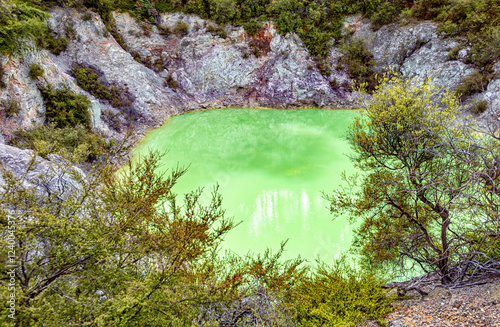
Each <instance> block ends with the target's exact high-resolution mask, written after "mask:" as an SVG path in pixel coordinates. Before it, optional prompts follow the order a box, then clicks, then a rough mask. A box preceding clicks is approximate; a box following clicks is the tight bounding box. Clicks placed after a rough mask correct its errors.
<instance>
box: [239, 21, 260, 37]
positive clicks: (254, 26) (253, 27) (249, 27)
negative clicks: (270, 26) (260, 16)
mask: <svg viewBox="0 0 500 327" xmlns="http://www.w3.org/2000/svg"><path fill="white" fill-rule="evenodd" d="M243 27H244V28H245V31H246V32H247V33H248V34H249V35H251V36H254V35H255V34H257V32H258V31H259V30H260V29H261V28H262V24H259V23H258V22H257V20H256V19H251V20H250V21H248V22H247V23H245V25H243Z"/></svg>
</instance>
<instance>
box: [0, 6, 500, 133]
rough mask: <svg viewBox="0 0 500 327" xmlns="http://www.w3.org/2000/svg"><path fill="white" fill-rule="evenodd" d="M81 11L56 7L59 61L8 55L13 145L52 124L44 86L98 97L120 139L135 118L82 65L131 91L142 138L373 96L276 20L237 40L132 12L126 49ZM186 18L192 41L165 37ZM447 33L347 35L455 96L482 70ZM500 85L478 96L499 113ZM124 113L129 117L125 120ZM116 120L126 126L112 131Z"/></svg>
mask: <svg viewBox="0 0 500 327" xmlns="http://www.w3.org/2000/svg"><path fill="white" fill-rule="evenodd" d="M81 15H82V14H81V13H78V12H76V11H74V10H71V9H61V8H54V9H53V10H52V11H51V16H52V17H51V18H50V19H49V20H48V25H49V26H50V27H51V28H52V29H53V30H54V31H55V32H57V33H60V34H63V33H65V31H66V30H67V29H68V28H69V29H70V30H72V31H74V37H73V38H72V40H71V42H70V44H69V46H68V48H67V50H66V51H64V52H62V53H61V54H60V55H58V56H55V55H53V54H50V53H48V52H47V51H45V50H40V51H38V50H30V51H27V52H26V53H25V54H23V55H22V58H23V59H20V58H17V57H15V56H11V57H6V56H1V55H0V63H1V64H2V65H3V67H4V69H5V71H6V76H5V77H4V79H5V80H6V81H8V87H7V88H6V89H2V90H0V101H3V100H15V101H17V102H18V103H19V104H20V106H21V108H22V112H21V113H20V114H19V115H18V116H17V117H14V118H12V119H10V120H8V121H3V122H2V123H1V124H0V127H1V134H2V135H3V137H4V138H5V139H6V140H8V139H9V137H10V134H12V131H13V130H15V129H17V128H26V127H29V126H31V125H33V124H35V123H41V122H43V117H44V112H45V108H44V105H43V101H42V98H41V96H40V92H39V91H38V89H37V86H38V85H45V84H52V85H55V86H56V87H69V88H70V89H71V90H73V91H75V92H77V93H79V94H85V95H86V96H88V97H89V98H90V99H91V100H92V101H93V102H92V106H91V108H90V110H91V112H92V117H93V123H94V128H96V129H99V130H101V131H104V132H106V133H107V134H108V135H111V136H112V135H113V134H114V133H122V132H123V131H124V129H122V130H121V131H120V128H116V126H114V125H116V124H117V121H118V124H125V123H126V121H127V117H128V116H127V115H128V113H127V114H126V113H123V112H122V111H123V110H122V109H116V108H113V107H111V105H110V104H109V103H108V102H107V101H101V100H98V99H95V98H94V97H92V96H91V95H90V94H88V93H87V92H85V91H84V90H82V89H80V88H79V87H78V86H77V85H76V83H75V80H74V79H73V78H72V77H71V76H70V75H69V74H68V72H69V70H70V69H71V67H72V66H73V65H75V64H82V65H86V66H91V67H93V68H95V69H96V71H98V72H99V74H100V76H101V77H102V79H103V80H104V81H105V82H106V83H109V84H111V85H116V86H118V87H121V88H123V89H126V90H127V92H128V94H129V95H130V99H132V108H131V109H130V110H131V111H132V112H134V113H135V116H134V118H135V125H136V127H137V128H138V130H137V133H138V134H143V133H145V132H146V131H147V130H148V129H150V128H152V127H156V126H158V125H160V124H161V123H162V122H163V121H164V120H165V119H166V118H168V117H170V116H172V115H174V114H177V113H182V112H185V111H188V110H192V109H201V108H210V107H222V106H224V107H231V106H234V107H240V106H245V107H273V108H296V107H305V106H307V107H326V108H340V107H355V106H358V104H357V103H358V101H361V100H363V101H367V100H369V99H370V97H360V95H359V94H357V93H356V92H352V90H351V86H352V84H353V82H352V80H351V78H350V76H349V74H348V72H347V71H346V70H345V69H344V68H343V67H342V64H341V63H342V54H341V51H340V48H339V47H338V45H337V46H333V47H332V48H331V49H330V51H329V56H328V63H329V65H330V68H331V73H330V75H328V76H324V75H322V74H321V73H320V71H319V70H318V68H317V67H316V62H315V61H314V60H313V58H312V57H311V55H310V54H309V52H308V51H307V49H306V48H305V47H304V45H303V43H302V41H301V40H300V38H299V37H298V36H297V35H294V34H287V35H280V34H279V33H277V31H276V28H275V26H274V25H273V24H272V23H270V22H268V23H265V24H264V27H263V29H262V30H261V31H259V33H258V34H257V35H256V36H253V37H252V36H249V35H248V34H247V33H246V32H245V31H244V29H243V28H242V27H239V28H236V27H232V26H230V25H226V26H223V28H224V29H225V31H226V33H227V35H228V37H227V38H225V39H224V38H221V37H220V36H218V35H216V34H212V33H209V32H208V31H207V26H208V25H216V24H215V23H214V22H212V21H209V20H203V19H201V18H200V17H198V16H195V15H187V14H183V13H167V14H162V15H161V17H160V20H159V21H160V27H161V28H160V29H159V28H157V27H156V26H151V27H150V31H149V32H148V33H145V32H144V31H143V30H142V28H141V26H140V25H139V24H138V22H137V21H136V20H135V19H134V18H133V17H131V16H130V15H129V14H128V13H114V14H113V15H114V19H115V21H116V27H117V31H118V33H119V34H120V35H121V37H122V39H123V40H124V43H125V45H126V49H124V48H122V47H121V46H120V44H118V43H117V42H116V40H115V39H114V38H113V37H112V35H111V34H110V33H109V32H108V31H107V28H106V27H105V26H104V24H103V22H102V20H101V19H100V17H99V15H97V14H92V15H91V19H90V20H87V21H84V20H82V19H81ZM180 21H183V22H185V23H186V24H187V25H188V31H187V35H185V36H179V35H175V34H174V33H171V34H169V35H162V34H160V30H161V29H166V28H169V29H170V30H173V29H174V28H175V26H176V24H177V23H178V22H180ZM437 29H438V26H437V24H436V23H434V22H427V21H424V22H418V23H415V22H412V23H407V24H406V25H402V24H390V25H386V26H383V27H382V28H380V29H379V30H374V29H373V27H372V25H371V23H370V21H369V20H368V19H365V18H363V17H362V16H360V15H356V16H350V17H348V18H347V19H346V21H345V23H344V33H345V34H346V35H351V34H353V35H352V37H354V38H363V39H365V40H366V44H367V46H368V48H369V50H370V51H371V52H372V53H373V55H374V61H375V63H376V65H375V71H376V72H378V73H380V72H384V71H387V70H388V69H391V68H392V69H394V70H396V71H399V72H400V73H401V74H402V76H403V77H406V78H417V79H419V80H422V79H424V78H426V77H428V76H432V77H433V78H434V82H435V84H437V85H438V86H441V87H443V88H444V89H451V90H452V89H454V88H455V87H456V86H457V85H458V83H459V82H460V80H461V79H462V78H463V77H464V76H467V75H468V74H470V73H472V72H473V67H472V66H471V65H466V64H464V63H463V62H462V60H463V59H464V58H465V57H466V56H467V55H468V52H469V49H464V50H462V51H460V52H459V54H458V60H451V61H450V60H448V58H447V57H448V53H449V51H450V50H452V49H453V48H454V47H456V46H457V45H458V44H459V43H458V42H460V41H461V40H458V39H457V40H455V39H451V38H442V37H441V36H440V35H438V33H437ZM333 41H335V40H333ZM256 50H258V51H256ZM257 53H258V54H259V55H258V56H256V54H257ZM134 57H135V58H136V59H138V58H139V59H140V61H141V62H137V61H136V60H134ZM32 63H36V64H38V65H40V66H41V67H42V68H43V69H44V70H45V74H44V76H43V77H42V78H38V80H36V81H33V80H31V79H30V77H29V76H28V75H29V74H28V71H29V68H28V67H29V65H30V64H32ZM497 66H498V64H497V65H496V66H495V67H496V68H495V69H496V70H497V75H498V71H499V69H498V67H497ZM169 81H170V82H169ZM499 84H500V82H498V79H496V80H493V81H492V82H491V83H490V85H489V86H488V88H487V89H486V90H485V92H483V93H482V94H480V95H476V96H475V97H473V99H487V100H488V102H489V103H490V105H491V106H492V108H498V106H500V96H499V94H500V85H499ZM99 111H100V112H101V113H99ZM116 115H118V116H119V117H120V118H119V119H118V120H117V119H115V118H116V117H115V116H116ZM101 116H106V118H103V117H101ZM109 117H112V119H111V118H109ZM113 119H114V120H113ZM106 124H110V126H111V127H113V128H116V130H115V129H113V128H109V129H108V126H107V125H106Z"/></svg>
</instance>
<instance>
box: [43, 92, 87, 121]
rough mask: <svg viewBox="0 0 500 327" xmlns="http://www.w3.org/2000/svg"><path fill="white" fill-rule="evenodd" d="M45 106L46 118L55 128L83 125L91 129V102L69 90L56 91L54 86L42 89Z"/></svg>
mask: <svg viewBox="0 0 500 327" xmlns="http://www.w3.org/2000/svg"><path fill="white" fill-rule="evenodd" d="M40 92H41V93H42V97H43V102H44V104H45V108H46V112H45V117H46V119H47V121H48V122H49V123H54V125H55V127H59V128H62V127H68V126H70V127H71V126H73V127H74V126H76V125H83V126H85V127H86V128H88V129H90V124H91V119H90V113H89V110H88V108H89V106H90V100H89V99H88V98H87V97H86V96H84V95H79V94H76V93H74V92H72V91H71V90H70V89H69V88H67V87H65V88H62V89H54V88H53V87H52V85H50V84H49V85H48V86H47V87H40Z"/></svg>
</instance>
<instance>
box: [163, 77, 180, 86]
mask: <svg viewBox="0 0 500 327" xmlns="http://www.w3.org/2000/svg"><path fill="white" fill-rule="evenodd" d="M163 86H165V87H169V88H171V89H176V88H177V87H178V85H177V82H176V81H175V80H174V79H173V78H172V75H168V76H167V78H165V81H164V82H163Z"/></svg>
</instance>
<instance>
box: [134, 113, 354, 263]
mask: <svg viewBox="0 0 500 327" xmlns="http://www.w3.org/2000/svg"><path fill="white" fill-rule="evenodd" d="M354 115H355V113H354V112H349V111H325V110H255V109H252V110H237V109H227V110H211V111H206V112H196V113H191V114H187V115H182V116H178V117H174V118H173V119H171V120H169V122H168V124H166V125H165V126H164V127H162V128H160V129H158V130H155V131H153V132H151V133H150V134H148V136H147V137H146V138H145V139H144V140H143V141H142V142H141V144H140V145H139V147H138V148H137V150H136V153H137V154H140V153H144V152H146V151H147V150H148V149H157V150H160V151H166V150H168V151H169V154H168V155H167V156H166V157H165V161H164V166H165V167H172V166H176V165H177V164H180V165H181V166H188V165H189V166H190V168H189V170H188V173H187V174H186V175H185V176H183V177H182V178H181V179H180V180H179V184H178V185H176V187H175V188H174V190H175V191H176V192H177V193H179V194H182V193H184V192H187V191H190V190H193V189H195V188H197V187H200V186H204V187H205V190H207V191H210V189H211V188H212V186H213V185H214V184H215V183H218V184H219V185H220V192H221V194H222V195H223V197H224V202H223V206H224V208H225V209H226V210H227V213H228V214H230V215H233V216H234V218H235V220H236V221H242V224H240V225H239V226H237V227H236V228H235V229H234V230H233V231H231V232H230V233H229V234H228V235H227V237H226V241H225V242H224V244H223V246H224V248H225V249H227V250H230V251H234V252H236V253H238V254H240V255H244V254H245V253H248V252H254V253H262V252H263V251H264V250H265V249H266V248H272V249H274V250H277V249H278V247H279V245H280V243H281V242H282V241H284V240H287V239H288V243H287V247H286V252H285V255H284V256H285V258H294V257H296V256H297V255H301V256H302V257H305V258H307V259H309V260H310V261H313V260H314V259H315V258H317V257H320V258H321V259H322V260H325V261H328V262H329V261H331V259H332V258H334V257H337V256H339V255H340V254H341V253H342V252H345V251H346V250H347V249H348V247H349V246H350V242H351V230H352V229H351V228H350V227H349V225H348V224H347V222H346V221H345V219H342V218H341V219H338V220H335V221H332V217H331V216H330V213H329V210H328V203H327V202H326V201H325V200H324V199H323V198H322V196H321V191H326V192H327V193H329V192H331V190H332V189H334V188H335V187H336V186H338V184H339V183H340V173H341V172H342V171H345V170H347V171H348V172H353V170H354V169H353V167H352V164H351V162H350V161H349V159H348V158H347V157H346V156H345V155H344V154H345V153H346V152H348V151H349V146H348V145H347V143H346V142H345V139H344V133H345V131H346V128H347V126H348V124H349V123H350V121H351V119H352V117H353V116H354ZM204 198H205V199H206V200H207V201H208V200H209V198H210V197H209V192H206V193H205V196H204Z"/></svg>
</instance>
